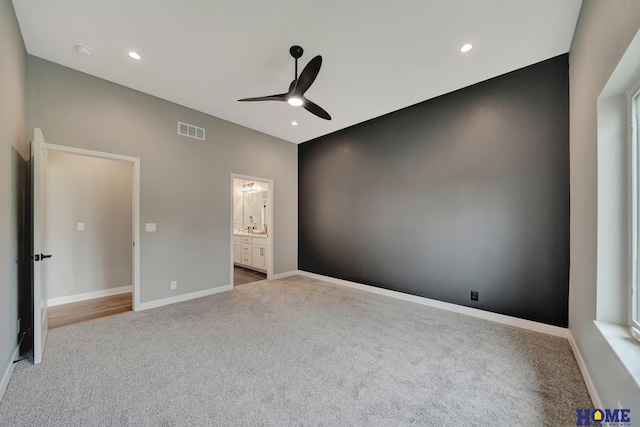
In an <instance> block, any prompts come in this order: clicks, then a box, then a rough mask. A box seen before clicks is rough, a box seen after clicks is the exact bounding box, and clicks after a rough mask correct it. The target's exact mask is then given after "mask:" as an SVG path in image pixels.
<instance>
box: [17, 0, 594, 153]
mask: <svg viewBox="0 0 640 427" xmlns="http://www.w3.org/2000/svg"><path fill="white" fill-rule="evenodd" d="M581 3H582V1H581V0H561V1H559V0H535V1H532V0H483V1H478V0H446V1H443V0H400V1H396V2H390V1H378V0H373V1H371V0H369V1H365V0H353V1H345V0H323V1H312V0H274V1H265V0H244V1H231V0H227V1H224V0H217V1H207V0H162V1H158V0H108V1H105V0H56V1H51V0H13V4H14V7H15V10H16V14H17V16H18V21H19V23H20V28H21V30H22V35H23V37H24V41H25V44H26V47H27V51H28V52H29V53H30V54H32V55H35V56H38V57H41V58H44V59H47V60H50V61H53V62H56V63H59V64H62V65H65V66H67V67H70V68H73V69H76V70H79V71H83V72H85V73H88V74H92V75H94V76H97V77H101V78H103V79H106V80H110V81H113V82H116V83H119V84H121V85H124V86H127V87H130V88H133V89H136V90H139V91H142V92H145V93H148V94H151V95H155V96H157V97H159V98H163V99H166V100H169V101H172V102H175V103H177V104H181V105H184V106H187V107H190V108H193V109H195V110H199V111H202V112H204V113H207V114H210V115H213V116H216V117H220V118H222V119H225V120H229V121H231V122H234V123H237V124H239V125H243V126H246V127H248V128H252V129H255V130H258V131H261V132H264V133H266V134H269V135H273V136H276V137H279V138H282V139H284V140H287V141H291V142H294V143H300V142H304V141H308V140H310V139H313V138H315V137H318V136H321V135H325V134H328V133H331V132H334V131H336V130H339V129H343V128H345V127H348V126H351V125H354V124H356V123H360V122H363V121H365V120H369V119H372V118H374V117H378V116H380V115H383V114H386V113H389V112H392V111H395V110H398V109H400V108H403V107H407V106H409V105H412V104H416V103H418V102H421V101H424V100H427V99H430V98H433V97H435V96H438V95H442V94H444V93H447V92H451V91H454V90H456V89H459V88H462V87H465V86H469V85H471V84H474V83H477V82H480V81H482V80H486V79H488V78H491V77H494V76H497V75H500V74H504V73H506V72H509V71H512V70H515V69H518V68H521V67H524V66H527V65H530V64H533V63H536V62H539V61H542V60H544V59H548V58H551V57H553V56H556V55H559V54H562V53H565V52H567V51H568V50H569V46H570V44H571V38H572V36H573V31H574V28H575V25H576V21H577V19H578V13H579V10H580V6H581ZM76 43H80V44H85V45H87V46H89V47H91V48H92V49H93V55H92V56H81V55H79V54H78V53H77V52H76V51H75V49H74V44H76ZM465 43H472V44H473V45H474V48H473V49H472V50H471V51H470V52H468V53H465V54H463V53H461V52H460V47H461V46H462V45H463V44H465ZM294 44H298V45H300V46H302V47H303V48H304V51H305V52H304V55H303V57H302V58H301V60H300V69H302V68H303V67H304V65H306V63H307V62H308V61H309V60H310V59H311V58H313V57H314V56H315V55H322V57H323V64H322V69H321V70H320V74H319V75H318V78H317V79H316V81H315V82H314V84H313V85H312V86H311V88H310V89H309V91H308V92H307V93H306V96H307V97H308V98H309V99H311V100H312V101H314V102H316V103H317V104H319V105H320V106H321V107H323V108H324V109H325V110H327V111H328V112H329V113H330V114H331V116H332V117H333V120H331V121H326V120H323V119H320V118H317V117H316V116H314V115H312V114H311V113H309V112H307V111H306V110H304V109H302V108H300V107H297V108H296V107H291V106H290V105H288V104H287V103H284V102H253V103H240V102H237V99H239V98H244V97H252V96H263V95H271V94H276V93H282V92H286V91H287V90H288V88H289V84H290V83H291V80H293V74H294V71H293V70H294V61H293V58H291V56H290V55H289V47H290V46H292V45H294ZM131 50H134V51H137V52H138V53H140V55H142V59H141V60H140V61H135V60H133V59H131V58H129V56H128V55H127V53H128V52H129V51H131ZM294 120H295V121H297V122H298V123H299V125H298V126H295V127H294V126H291V122H292V121H294ZM193 124H195V125H199V124H198V123H193Z"/></svg>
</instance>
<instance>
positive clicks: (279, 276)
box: [270, 270, 302, 280]
mask: <svg viewBox="0 0 640 427" xmlns="http://www.w3.org/2000/svg"><path fill="white" fill-rule="evenodd" d="M296 274H302V272H301V271H300V270H292V271H285V272H284V273H278V274H274V275H272V276H271V279H270V280H276V279H284V278H285V277H291V276H295V275H296Z"/></svg>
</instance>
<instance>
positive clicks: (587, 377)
mask: <svg viewBox="0 0 640 427" xmlns="http://www.w3.org/2000/svg"><path fill="white" fill-rule="evenodd" d="M568 338H569V345H571V350H573V355H574V356H575V358H576V362H577V363H578V368H580V373H582V378H584V383H585V384H586V386H587V391H588V392H589V396H591V402H592V403H593V407H594V408H604V405H603V404H602V400H600V395H598V392H597V390H596V386H595V384H594V383H593V380H592V379H591V374H590V373H589V370H588V369H587V364H586V363H584V358H583V357H582V353H580V349H579V348H578V344H576V341H575V340H574V339H573V335H571V331H569V336H568Z"/></svg>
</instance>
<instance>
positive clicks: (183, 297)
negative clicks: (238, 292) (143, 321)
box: [136, 285, 233, 311]
mask: <svg viewBox="0 0 640 427" xmlns="http://www.w3.org/2000/svg"><path fill="white" fill-rule="evenodd" d="M232 289H233V285H224V286H218V287H217V288H211V289H205V290H204V291H197V292H191V293H189V294H182V295H176V296H175V297H169V298H163V299H157V300H154V301H149V302H141V303H140V304H138V307H137V309H136V311H142V310H149V309H151V308H157V307H162V306H163V305H169V304H175V303H177V302H183V301H189V300H190V299H195V298H202V297H206V296H209V295H214V294H219V293H220V292H226V291H230V290H232Z"/></svg>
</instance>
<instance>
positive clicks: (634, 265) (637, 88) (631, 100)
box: [627, 79, 640, 341]
mask: <svg viewBox="0 0 640 427" xmlns="http://www.w3.org/2000/svg"><path fill="white" fill-rule="evenodd" d="M627 95H628V102H627V105H628V111H629V116H628V117H629V127H628V129H629V152H630V156H629V159H630V163H631V164H630V165H629V171H630V181H631V182H630V185H629V189H630V194H629V200H630V204H631V212H630V213H631V215H630V230H631V233H630V234H631V238H630V239H629V241H630V248H629V249H630V250H629V255H630V260H629V261H630V262H629V265H630V275H629V277H630V281H629V282H630V283H629V284H630V286H629V306H628V326H629V328H630V330H631V335H633V336H634V337H635V338H636V339H637V340H638V341H640V292H639V290H638V285H639V281H640V278H639V274H640V265H639V257H638V253H639V249H640V248H639V247H638V244H639V243H640V216H639V215H640V206H639V194H640V193H639V192H640V136H639V134H640V129H639V128H638V122H639V121H640V117H639V116H640V79H639V80H638V81H636V83H635V84H634V85H633V86H632V88H631V90H630V91H629V92H627Z"/></svg>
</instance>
